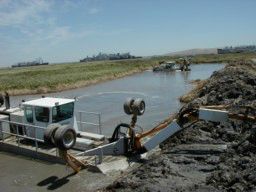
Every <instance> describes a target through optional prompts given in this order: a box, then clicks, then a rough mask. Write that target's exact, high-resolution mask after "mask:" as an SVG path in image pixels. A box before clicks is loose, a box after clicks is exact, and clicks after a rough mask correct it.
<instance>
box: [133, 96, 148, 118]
mask: <svg viewBox="0 0 256 192" xmlns="http://www.w3.org/2000/svg"><path fill="white" fill-rule="evenodd" d="M145 109H146V105H145V101H144V100H143V99H140V98H139V99H135V101H134V103H133V111H134V113H135V114H136V115H143V114H144V112H145Z"/></svg>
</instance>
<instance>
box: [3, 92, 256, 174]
mask: <svg viewBox="0 0 256 192" xmlns="http://www.w3.org/2000/svg"><path fill="white" fill-rule="evenodd" d="M3 101H5V102H3ZM75 102H76V100H75V99H64V98H53V97H42V98H39V99H35V100H31V101H27V102H23V103H22V104H21V106H20V107H16V108H11V107H10V101H9V96H8V95H6V96H5V98H0V106H2V105H3V104H4V103H5V107H1V108H0V150H4V151H8V152H15V153H20V154H24V155H28V156H32V157H36V158H40V159H45V160H47V161H55V162H60V163H66V164H67V165H69V166H70V167H71V168H72V169H73V170H74V171H75V172H79V171H80V170H81V169H82V168H89V169H92V170H96V171H100V172H102V173H106V172H108V171H113V170H122V169H126V168H127V167H128V166H129V165H130V162H129V159H130V157H134V156H138V157H140V156H141V155H142V154H146V153H147V152H149V151H150V150H152V149H154V148H155V147H156V146H158V145H159V144H160V143H161V142H163V141H165V140H166V139H167V138H169V137H170V136H172V135H174V134H176V133H177V132H179V131H181V130H182V127H183V125H184V124H185V123H190V122H191V123H193V122H195V121H198V120H199V119H201V120H206V121H214V122H225V121H227V120H228V119H229V118H235V119H241V120H251V121H256V117H254V116H246V115H243V114H232V113H229V112H228V111H225V110H223V109H225V106H217V107H216V106H204V108H193V109H189V110H185V111H181V112H180V113H178V114H176V115H171V116H170V117H168V118H167V119H165V120H164V121H163V122H162V123H160V124H159V125H157V126H156V127H154V128H152V129H151V130H149V131H145V132H144V131H143V130H141V131H138V130H136V122H137V117H138V116H141V115H143V114H144V112H145V102H144V101H143V99H140V98H137V99H134V98H129V99H127V100H126V102H125V103H124V112H125V113H126V114H127V115H131V117H132V118H131V122H130V123H129V124H127V123H121V124H119V125H117V126H116V128H115V129H114V132H113V135H112V137H111V138H106V137H105V136H104V135H102V134H101V125H100V116H99V123H98V124H94V125H98V126H99V133H97V134H96V133H91V132H85V131H82V130H81V127H80V129H79V126H78V124H80V125H81V124H82V123H86V122H84V121H83V120H82V119H81V118H80V119H79V120H77V119H76V116H75ZM81 113H82V112H81V111H80V112H79V114H80V117H81ZM84 113H86V112H84ZM95 114H96V115H97V113H95Z"/></svg>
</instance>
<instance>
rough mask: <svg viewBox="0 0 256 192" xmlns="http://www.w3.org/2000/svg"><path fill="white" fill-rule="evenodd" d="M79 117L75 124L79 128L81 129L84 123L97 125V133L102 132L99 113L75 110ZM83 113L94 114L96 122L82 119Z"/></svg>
mask: <svg viewBox="0 0 256 192" xmlns="http://www.w3.org/2000/svg"><path fill="white" fill-rule="evenodd" d="M77 113H78V117H79V119H78V120H77V124H78V125H79V126H80V130H81V131H82V130H83V128H84V125H92V126H97V128H98V133H99V134H102V126H101V114H100V113H95V112H88V111H77ZM83 114H86V115H94V116H96V118H97V122H94V123H93V122H89V121H83V118H82V117H83Z"/></svg>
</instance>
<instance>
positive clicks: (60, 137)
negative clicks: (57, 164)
mask: <svg viewBox="0 0 256 192" xmlns="http://www.w3.org/2000/svg"><path fill="white" fill-rule="evenodd" d="M67 133H71V134H73V141H72V143H71V144H68V145H67V144H65V141H64V137H65V134H67ZM54 140H55V145H56V147H58V148H59V149H61V150H68V149H71V148H72V147H73V146H74V145H75V144H76V131H75V130H74V129H73V128H71V127H69V126H68V125H64V126H61V127H60V128H59V129H57V131H56V132H55V135H54Z"/></svg>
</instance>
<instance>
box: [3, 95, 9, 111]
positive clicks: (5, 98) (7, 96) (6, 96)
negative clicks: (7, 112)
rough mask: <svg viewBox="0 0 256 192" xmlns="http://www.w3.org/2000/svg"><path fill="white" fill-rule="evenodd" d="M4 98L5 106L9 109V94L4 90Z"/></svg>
mask: <svg viewBox="0 0 256 192" xmlns="http://www.w3.org/2000/svg"><path fill="white" fill-rule="evenodd" d="M4 100H5V101H4V103H5V108H6V109H10V97H9V94H8V93H7V92H5V96H4Z"/></svg>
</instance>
